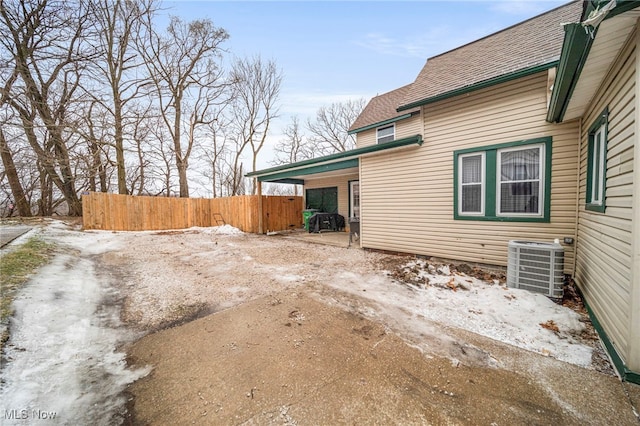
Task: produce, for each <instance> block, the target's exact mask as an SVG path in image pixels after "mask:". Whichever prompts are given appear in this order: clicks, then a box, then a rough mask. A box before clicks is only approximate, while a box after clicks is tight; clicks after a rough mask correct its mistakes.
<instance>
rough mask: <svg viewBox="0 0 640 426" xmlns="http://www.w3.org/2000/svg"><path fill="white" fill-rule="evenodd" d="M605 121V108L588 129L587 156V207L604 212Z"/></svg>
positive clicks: (606, 117)
mask: <svg viewBox="0 0 640 426" xmlns="http://www.w3.org/2000/svg"><path fill="white" fill-rule="evenodd" d="M607 121H608V111H607V110H606V109H605V110H604V111H603V112H602V114H600V117H599V118H598V119H597V120H596V121H595V123H593V125H592V126H591V128H590V129H589V147H588V158H587V161H588V162H587V194H586V201H587V206H586V207H587V209H588V210H593V211H599V212H604V210H605V203H604V201H605V189H606V186H605V185H606V182H607Z"/></svg>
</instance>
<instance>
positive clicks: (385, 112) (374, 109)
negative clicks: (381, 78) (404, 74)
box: [349, 84, 411, 131]
mask: <svg viewBox="0 0 640 426" xmlns="http://www.w3.org/2000/svg"><path fill="white" fill-rule="evenodd" d="M410 89H411V85H410V84H407V85H406V86H403V87H401V88H399V89H395V90H392V91H391V92H387V93H383V94H382V95H378V96H375V97H373V98H371V100H370V101H369V103H368V104H367V106H366V107H364V109H363V110H362V113H360V115H359V116H358V118H356V121H354V122H353V124H352V125H351V127H350V128H349V131H352V130H356V129H360V128H362V127H366V126H370V125H372V124H375V123H380V122H381V121H385V120H391V119H393V118H396V117H400V116H402V115H406V114H407V113H408V112H411V111H402V112H398V111H396V108H398V105H400V103H401V102H402V100H403V99H404V98H405V97H406V96H407V94H408V93H409V90H410Z"/></svg>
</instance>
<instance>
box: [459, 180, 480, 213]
mask: <svg viewBox="0 0 640 426" xmlns="http://www.w3.org/2000/svg"><path fill="white" fill-rule="evenodd" d="M481 211H482V185H465V186H463V187H462V212H463V213H480V212H481Z"/></svg>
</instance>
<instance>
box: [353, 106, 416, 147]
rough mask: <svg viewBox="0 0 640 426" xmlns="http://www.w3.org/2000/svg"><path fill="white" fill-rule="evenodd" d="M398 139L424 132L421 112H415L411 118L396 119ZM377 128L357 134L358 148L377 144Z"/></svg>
mask: <svg viewBox="0 0 640 426" xmlns="http://www.w3.org/2000/svg"><path fill="white" fill-rule="evenodd" d="M395 124H396V139H403V138H407V137H409V136H415V135H421V134H422V121H421V119H420V114H415V115H413V116H412V117H410V118H406V119H404V120H400V121H396V123H395ZM376 131H377V129H369V130H365V131H363V132H360V133H358V134H357V135H356V145H357V147H358V148H362V147H365V146H369V145H375V144H376V143H377V139H376V134H377V132H376Z"/></svg>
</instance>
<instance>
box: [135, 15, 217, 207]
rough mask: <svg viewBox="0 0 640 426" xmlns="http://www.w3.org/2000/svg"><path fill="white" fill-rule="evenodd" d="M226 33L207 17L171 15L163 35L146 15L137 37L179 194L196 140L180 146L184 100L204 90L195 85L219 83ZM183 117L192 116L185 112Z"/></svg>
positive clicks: (185, 184)
mask: <svg viewBox="0 0 640 426" xmlns="http://www.w3.org/2000/svg"><path fill="white" fill-rule="evenodd" d="M228 37H229V36H228V34H227V32H226V31H225V30H224V29H222V28H216V27H214V25H213V23H212V22H211V21H210V20H196V21H192V22H189V23H186V22H183V21H182V20H180V19H179V18H177V17H172V18H171V22H170V24H169V28H168V29H167V33H166V35H160V34H158V33H157V32H156V31H154V29H153V26H152V22H151V20H150V18H148V20H147V22H146V31H145V38H144V39H142V40H140V41H139V46H138V50H139V51H140V54H141V55H142V56H143V58H144V62H145V65H146V67H147V69H148V72H149V76H150V79H151V82H152V85H153V86H154V87H155V90H154V93H155V95H156V96H157V100H158V103H159V108H160V113H161V116H162V119H163V121H164V123H165V126H166V128H167V130H168V132H169V133H170V135H171V140H172V141H173V152H174V155H175V165H176V168H177V171H178V179H179V183H180V196H181V197H188V196H189V183H188V178H187V169H188V167H189V157H190V155H191V152H192V149H193V144H194V141H195V139H194V138H188V139H187V143H186V147H185V146H183V140H182V137H183V124H184V120H185V109H186V108H187V100H188V98H189V96H198V94H203V93H204V92H202V91H199V90H198V88H201V87H206V88H214V89H217V88H219V86H220V85H221V83H220V82H219V81H218V79H219V78H220V75H221V72H220V68H219V67H218V65H217V64H216V61H215V59H216V58H217V57H218V56H219V55H220V54H221V47H220V44H221V43H222V42H224V41H225V40H226V39H227V38H228ZM194 88H195V89H196V93H195V95H194V93H193V90H192V89H194ZM196 115H197V114H196ZM186 117H187V119H189V118H191V119H194V118H193V117H194V116H193V115H190V114H189V113H188V112H186ZM195 120H197V119H195ZM187 127H188V126H187Z"/></svg>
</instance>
